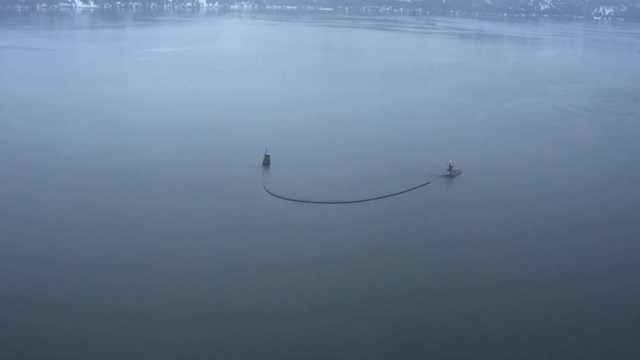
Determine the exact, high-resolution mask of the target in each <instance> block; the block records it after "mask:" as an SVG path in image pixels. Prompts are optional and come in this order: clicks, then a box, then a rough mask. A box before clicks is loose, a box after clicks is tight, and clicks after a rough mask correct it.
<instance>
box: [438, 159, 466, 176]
mask: <svg viewBox="0 0 640 360" xmlns="http://www.w3.org/2000/svg"><path fill="white" fill-rule="evenodd" d="M460 174H462V170H460V169H458V168H457V167H455V166H454V165H453V163H452V162H451V160H449V164H447V169H446V170H445V171H443V172H442V175H443V176H447V177H454V176H458V175H460Z"/></svg>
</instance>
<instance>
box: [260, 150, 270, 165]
mask: <svg viewBox="0 0 640 360" xmlns="http://www.w3.org/2000/svg"><path fill="white" fill-rule="evenodd" d="M269 165H271V154H269V151H267V149H264V157H263V158H262V166H264V167H268V166H269Z"/></svg>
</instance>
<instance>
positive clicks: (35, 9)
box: [0, 2, 640, 23]
mask: <svg viewBox="0 0 640 360" xmlns="http://www.w3.org/2000/svg"><path fill="white" fill-rule="evenodd" d="M133 4H137V5H129V4H120V5H117V6H115V5H110V4H109V3H106V4H103V5H102V6H100V5H94V6H72V5H71V4H65V3H59V4H54V5H46V4H38V5H29V4H12V5H0V12H2V13H5V14H6V13H15V14H24V13H47V12H52V13H53V12H57V13H91V12H101V13H110V12H113V13H148V14H171V13H175V14H186V13H192V14H215V13H221V14H224V13H243V12H256V13H259V12H269V13H300V14H304V13H309V14H337V15H363V16H388V15H391V16H448V17H464V18H478V19H523V20H526V19H529V20H539V19H556V20H576V21H589V22H591V21H596V22H633V23H637V22H640V18H636V17H624V16H599V15H593V16H584V15H570V14H541V13H517V12H514V13H495V12H481V11H476V12H473V11H464V10H442V9H429V10H428V9H424V8H418V7H402V6H378V5H370V6H360V7H355V6H335V7H328V6H308V5H266V6H265V5H258V4H256V3H252V2H242V3H225V4H217V3H216V4H215V5H208V6H194V5H190V6H186V5H184V4H179V5H173V6H168V5H167V6H157V5H156V6H153V5H154V4H153V3H151V4H142V5H141V4H140V3H133ZM61 5H63V6H61Z"/></svg>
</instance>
